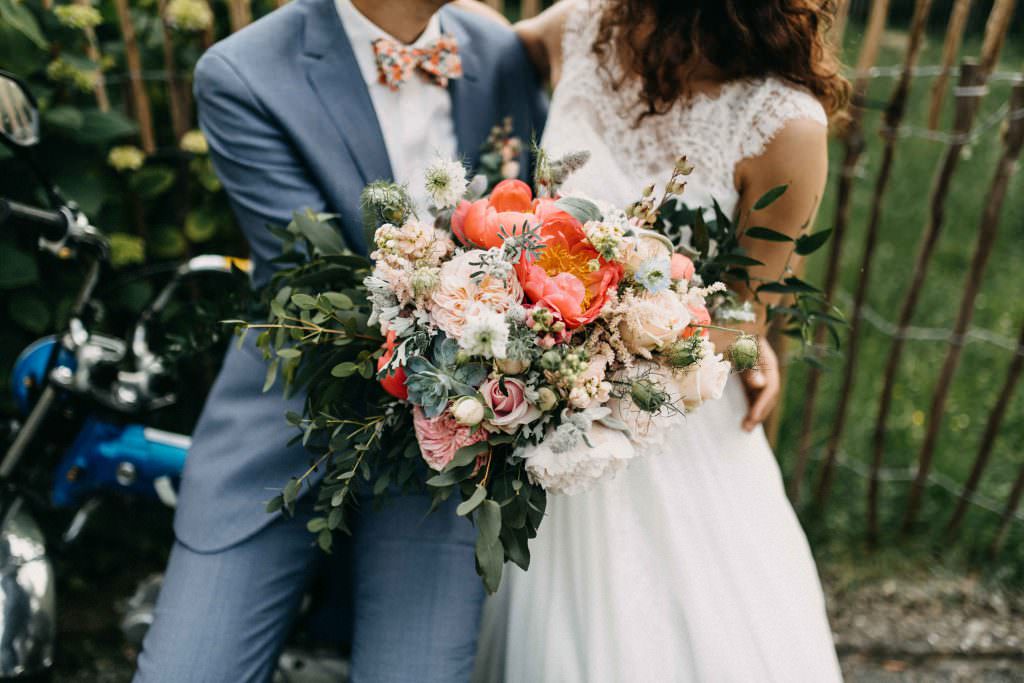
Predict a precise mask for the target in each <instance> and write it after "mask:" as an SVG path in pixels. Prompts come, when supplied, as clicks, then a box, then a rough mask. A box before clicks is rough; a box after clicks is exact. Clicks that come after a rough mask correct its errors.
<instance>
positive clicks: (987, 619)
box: [825, 571, 1024, 683]
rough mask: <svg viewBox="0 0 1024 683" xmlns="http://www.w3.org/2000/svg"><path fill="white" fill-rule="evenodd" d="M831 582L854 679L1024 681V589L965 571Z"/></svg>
mask: <svg viewBox="0 0 1024 683" xmlns="http://www.w3.org/2000/svg"><path fill="white" fill-rule="evenodd" d="M825 585H826V590H827V591H828V594H829V595H828V597H829V613H830V617H831V622H832V630H833V633H834V635H835V639H836V648H837V650H838V651H839V653H840V656H841V658H842V663H843V671H844V673H845V674H846V677H847V680H848V681H855V682H858V683H859V682H864V683H868V682H874V681H878V682H879V683H883V682H884V683H888V682H896V681H900V682H904V681H906V682H915V683H916V682H917V681H929V682H930V681H956V682H960V681H964V682H967V681H971V682H974V681H979V682H986V683H987V682H991V683H996V682H1003V681H1024V642H1022V641H1024V593H1021V592H1010V591H1007V590H1006V589H1002V588H999V587H996V586H993V585H991V584H985V583H982V582H979V581H978V580H976V579H973V578H967V577H963V576H930V577H914V578H912V579H911V578H908V579H885V580H877V581H871V582H866V583H863V584H860V585H856V586H854V587H850V586H846V585H843V584H842V583H841V582H839V581H837V580H836V579H835V578H834V577H831V578H830V577H829V573H828V572H827V571H826V572H825Z"/></svg>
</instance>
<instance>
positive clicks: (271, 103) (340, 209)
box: [175, 0, 546, 552]
mask: <svg viewBox="0 0 1024 683" xmlns="http://www.w3.org/2000/svg"><path fill="white" fill-rule="evenodd" d="M441 28H442V30H443V31H444V32H446V33H450V34H452V35H454V36H455V37H456V38H457V40H458V42H459V50H460V54H461V55H462V62H463V70H464V76H463V77H462V78H461V79H458V80H454V81H452V82H451V84H450V86H449V90H450V92H451V97H452V110H453V113H452V115H453V118H454V124H455V132H456V137H457V138H458V144H459V151H460V153H461V154H462V155H463V156H464V158H465V159H466V160H467V161H468V162H469V163H470V165H471V167H472V166H473V165H475V164H476V162H477V157H478V153H479V149H480V146H481V145H482V143H483V142H484V141H485V139H486V138H487V135H488V133H489V132H490V129H491V128H492V126H494V125H495V124H496V123H499V122H500V121H501V120H502V119H503V118H504V117H506V116H511V117H512V120H513V123H514V125H515V127H516V134H517V135H518V136H519V137H520V138H521V139H522V140H523V141H524V143H529V141H530V140H531V137H532V136H533V135H536V136H537V137H538V138H539V136H540V132H541V128H542V126H543V119H544V114H545V108H546V107H545V99H544V96H543V95H542V94H541V91H540V90H539V88H538V85H537V82H536V79H535V77H534V72H533V70H532V68H531V67H530V65H529V62H528V61H527V58H526V55H525V52H524V51H523V49H522V47H521V45H520V44H519V41H518V40H517V39H516V37H515V35H514V34H513V33H512V32H511V31H509V30H508V29H507V28H506V27H502V26H499V25H498V24H497V23H495V22H493V21H490V20H488V19H486V18H481V17H478V16H477V15H475V14H471V13H467V12H464V11H462V10H459V9H457V8H454V7H445V8H443V9H442V10H441ZM195 94H196V99H197V102H198V105H199V120H200V125H201V127H202V129H203V131H204V133H205V134H206V137H207V139H208V141H209V144H210V152H211V155H212V157H213V161H214V165H215V167H216V170H217V173H218V175H219V176H220V178H221V180H222V181H223V183H224V187H225V188H226V190H227V192H228V195H229V197H230V199H231V202H232V205H233V207H234V210H235V214H236V216H237V218H238V223H239V225H240V226H241V228H242V231H243V232H244V233H245V236H246V238H247V239H248V241H249V244H250V246H251V255H252V260H253V280H254V284H256V285H262V284H265V283H266V282H267V280H268V279H269V277H270V275H271V273H272V272H273V269H274V264H273V263H271V260H272V259H273V258H274V257H276V256H278V255H279V254H280V252H281V248H280V244H279V242H278V241H277V239H276V238H275V237H274V236H273V235H272V234H271V232H270V231H269V230H268V229H267V226H268V225H285V224H287V223H288V222H289V221H290V220H291V215H292V212H293V211H295V210H298V209H302V208H307V207H308V208H311V209H313V210H315V211H327V212H332V213H337V214H339V215H340V217H341V220H340V224H341V231H342V234H343V236H344V238H345V240H346V242H347V244H348V245H349V246H350V247H351V248H352V249H354V250H356V251H358V252H361V253H365V252H366V246H367V245H366V244H365V239H364V237H363V230H362V225H361V220H360V209H359V195H360V192H361V191H362V189H363V187H364V186H365V185H366V184H367V183H368V182H370V181H373V180H377V179H391V177H392V172H391V166H390V163H389V161H388V155H387V150H386V148H385V145H384V139H383V137H382V134H381V130H380V126H379V124H378V122H377V118H376V113H375V111H374V108H373V103H372V102H371V100H370V94H369V92H368V90H367V88H366V84H365V83H364V81H363V77H362V75H361V73H360V71H359V68H358V66H357V64H356V59H355V55H354V53H353V51H352V46H351V45H350V44H349V42H348V38H347V36H346V34H345V31H344V28H343V27H342V25H341V20H340V18H339V17H338V14H337V11H336V8H335V6H334V2H333V0H295V1H294V2H292V3H291V4H289V5H287V6H285V7H284V8H282V9H280V10H278V11H276V12H273V13H272V14H270V15H268V16H267V17H265V18H263V19H261V20H260V21H257V22H256V23H254V24H252V25H251V26H249V27H247V28H246V29H245V30H244V31H241V32H240V33H238V34H235V35H234V36H232V37H230V38H227V39H226V40H224V41H222V42H220V43H218V44H216V45H215V46H213V47H212V48H211V49H210V50H209V51H208V52H207V53H206V54H205V55H204V56H203V57H202V59H200V61H199V64H198V65H197V66H196V73H195ZM523 147H524V157H523V159H522V160H521V161H522V166H521V167H522V168H523V169H524V172H526V171H527V170H528V169H529V168H530V164H529V163H528V162H529V160H528V154H529V151H528V148H529V144H524V145H523ZM265 372H266V363H265V362H264V361H263V359H262V357H261V355H260V353H259V351H258V350H257V349H256V348H255V347H254V346H253V345H252V344H251V343H247V344H245V345H243V346H242V347H241V348H235V347H234V346H233V347H232V348H231V350H229V351H228V353H227V356H226V357H225V361H224V367H223V369H222V370H221V373H220V375H219V376H218V378H217V382H216V383H215V385H214V387H213V389H212V391H211V394H210V396H209V398H208V400H207V403H206V406H205V407H204V409H203V413H202V416H201V418H200V420H199V424H198V425H197V427H196V430H195V433H194V436H193V446H192V449H191V451H190V453H189V457H188V460H187V462H186V465H185V472H184V475H183V483H182V487H181V493H180V498H179V504H178V512H177V516H176V519H175V532H176V534H177V536H178V539H179V540H180V541H181V542H182V543H184V544H185V545H187V546H189V547H191V548H192V549H193V550H196V551H200V552H214V551H217V550H221V549H223V548H227V547H229V546H231V545H233V544H235V543H238V542H240V541H242V540H244V539H246V538H248V537H250V536H251V535H252V534H254V533H256V532H257V531H259V530H260V529H261V528H263V526H265V525H266V524H268V523H269V522H270V521H271V520H272V516H271V515H268V514H266V512H265V511H264V506H265V503H266V501H267V499H269V498H271V497H272V496H273V495H275V493H276V492H277V491H279V490H280V488H281V487H282V486H283V484H284V483H285V482H286V481H287V480H288V478H289V477H291V476H295V475H297V474H299V473H301V472H302V471H303V470H304V469H305V468H306V467H307V466H308V464H309V460H310V458H309V454H308V453H307V452H306V451H305V450H304V449H302V448H301V447H298V446H293V447H290V448H289V447H286V444H287V442H288V440H289V438H290V437H291V436H293V434H294V432H293V431H291V429H290V428H289V427H288V426H287V424H286V422H285V419H284V415H285V412H286V411H288V410H294V411H301V406H302V399H301V398H294V399H292V400H290V401H285V400H283V398H282V397H281V391H280V387H279V386H278V387H275V388H274V389H272V390H271V391H269V392H266V393H264V392H263V391H262V385H263V381H264V376H265Z"/></svg>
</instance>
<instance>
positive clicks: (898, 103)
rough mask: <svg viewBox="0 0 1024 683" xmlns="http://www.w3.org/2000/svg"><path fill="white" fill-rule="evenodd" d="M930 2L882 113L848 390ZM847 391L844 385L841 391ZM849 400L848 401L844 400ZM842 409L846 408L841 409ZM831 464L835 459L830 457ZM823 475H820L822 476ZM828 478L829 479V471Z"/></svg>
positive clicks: (919, 14) (917, 9)
mask: <svg viewBox="0 0 1024 683" xmlns="http://www.w3.org/2000/svg"><path fill="white" fill-rule="evenodd" d="M931 9H932V2H931V0H918V2H917V3H916V4H915V5H914V17H913V20H912V22H911V28H910V40H909V42H908V44H907V52H906V55H905V56H904V59H903V69H902V71H901V72H900V78H899V81H898V82H897V83H896V88H895V89H894V90H893V94H892V97H891V98H890V100H889V104H888V106H887V107H886V110H885V117H884V123H883V130H882V136H883V137H884V138H885V148H884V151H883V153H882V164H881V167H880V168H879V171H878V177H877V179H876V180H875V189H874V194H873V195H872V198H871V214H870V216H869V218H868V229H867V233H866V236H865V239H864V254H863V257H862V259H863V260H862V262H861V264H862V265H861V272H860V280H859V281H858V283H857V294H856V298H855V300H854V305H853V320H854V323H853V326H852V327H851V329H850V347H849V349H848V359H847V364H846V375H845V376H844V379H846V378H847V377H849V381H850V386H849V390H850V391H852V389H853V384H852V383H853V378H854V377H855V375H856V366H857V347H858V344H859V339H860V316H861V311H862V309H863V307H864V303H865V301H866V300H867V290H868V286H869V285H870V283H871V268H872V264H873V263H874V257H875V244H876V242H877V240H878V230H879V227H880V226H881V223H882V206H883V205H884V203H885V195H886V192H887V191H888V188H889V178H890V176H891V175H892V165H893V161H894V159H895V158H896V143H897V141H898V140H899V127H900V125H901V124H902V123H903V117H904V116H905V115H906V111H907V99H908V98H909V96H910V84H911V80H912V78H913V70H914V66H915V65H916V64H917V59H918V56H919V55H920V54H921V48H922V47H923V45H924V38H925V30H926V29H927V26H928V15H929V14H930V13H931ZM845 388H847V387H845V386H844V389H845ZM847 400H848V399H847ZM844 407H845V406H844ZM845 420H846V414H845V410H844V412H843V415H842V416H841V417H840V418H839V419H838V420H837V421H836V422H835V423H834V424H835V425H836V427H835V429H834V430H833V433H834V438H830V439H829V452H830V453H831V452H833V451H835V450H838V448H839V440H840V438H841V437H842V431H843V426H844V424H845ZM833 461H834V458H833ZM880 467H881V461H877V462H876V461H873V462H872V463H871V477H870V481H869V485H868V541H869V542H871V543H873V542H874V541H875V540H876V538H877V536H878V520H877V509H878V504H877V499H878V487H879V481H878V471H879V469H880ZM824 474H826V473H823V475H824ZM827 474H828V476H829V477H831V475H832V471H831V470H830V471H829V472H828V473H827ZM822 486H823V490H822V492H821V496H820V499H821V500H822V501H824V500H825V499H826V498H827V496H828V493H829V487H830V486H831V483H830V482H829V481H826V480H825V478H824V476H823V477H822Z"/></svg>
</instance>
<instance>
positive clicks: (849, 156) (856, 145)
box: [789, 0, 889, 505]
mask: <svg viewBox="0 0 1024 683" xmlns="http://www.w3.org/2000/svg"><path fill="white" fill-rule="evenodd" d="M888 15H889V0H877V1H876V2H875V3H874V4H872V6H871V16H870V18H869V20H868V28H867V32H866V33H865V36H864V42H863V43H862V45H861V49H860V54H859V55H858V57H857V77H856V79H855V80H854V84H853V101H852V106H851V110H850V120H849V122H848V123H847V127H846V130H845V131H844V134H843V148H844V149H843V153H844V158H843V165H842V170H841V172H840V175H839V183H838V186H837V188H836V213H835V220H834V222H833V226H832V243H831V245H830V246H829V257H828V271H827V272H826V275H825V290H824V291H825V294H826V296H828V297H831V296H832V295H833V293H834V292H835V287H836V283H837V282H838V280H839V265H840V263H839V262H840V257H841V255H842V248H843V235H844V233H845V232H846V226H847V224H848V223H849V222H850V200H851V198H852V195H853V183H854V180H855V175H856V173H857V165H858V164H859V163H860V158H861V155H862V154H863V153H864V148H865V143H864V130H863V117H864V110H863V108H862V106H861V105H862V104H863V102H864V99H865V97H866V96H867V90H868V85H869V84H870V82H871V79H870V78H868V75H867V71H868V70H869V69H870V68H871V67H872V66H874V64H875V62H876V61H877V60H878V50H879V46H880V45H881V42H882V34H883V33H884V32H885V23H886V20H887V19H888ZM824 339H825V331H824V329H819V330H818V336H817V338H816V340H815V343H816V344H821V343H823V342H824ZM820 382H821V371H820V370H818V369H817V368H811V370H810V374H809V376H808V380H807V389H806V392H805V396H806V398H805V400H804V414H803V420H802V422H801V427H800V440H799V445H798V447H797V456H796V463H795V465H794V467H793V474H792V476H791V477H790V479H789V498H790V500H791V501H793V504H794V505H797V504H798V503H799V502H800V489H801V486H802V485H803V479H804V474H805V472H806V470H807V462H808V460H809V459H810V454H811V445H812V443H811V441H812V429H813V427H814V408H815V402H816V399H817V394H818V386H819V384H820ZM843 410H845V408H843ZM833 458H834V455H833ZM832 465H833V463H831V462H829V460H828V459H826V463H825V468H826V469H830V468H831V467H832Z"/></svg>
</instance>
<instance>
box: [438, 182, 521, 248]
mask: <svg viewBox="0 0 1024 683" xmlns="http://www.w3.org/2000/svg"><path fill="white" fill-rule="evenodd" d="M537 222H538V218H537V217H536V216H535V215H534V214H533V192H532V191H531V190H530V186H529V185H527V184H526V183H524V182H523V181H521V180H515V179H511V180H503V181H501V182H500V183H498V184H497V185H496V186H495V188H494V191H493V192H491V194H490V196H488V197H484V198H483V199H478V200H476V201H475V202H466V201H464V202H461V203H460V204H459V205H458V207H456V209H455V212H454V213H453V214H452V233H454V234H455V237H457V238H458V240H459V241H460V242H462V243H463V244H465V245H469V246H477V247H482V248H484V249H490V248H492V247H500V246H501V245H502V243H503V242H504V241H505V240H504V239H503V238H502V236H501V234H502V232H503V231H504V232H505V233H506V234H508V235H514V234H516V233H519V232H521V231H522V229H523V226H524V225H531V226H535V225H537Z"/></svg>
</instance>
